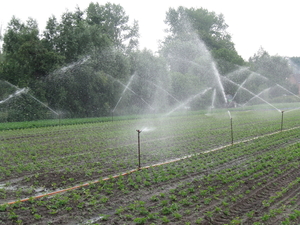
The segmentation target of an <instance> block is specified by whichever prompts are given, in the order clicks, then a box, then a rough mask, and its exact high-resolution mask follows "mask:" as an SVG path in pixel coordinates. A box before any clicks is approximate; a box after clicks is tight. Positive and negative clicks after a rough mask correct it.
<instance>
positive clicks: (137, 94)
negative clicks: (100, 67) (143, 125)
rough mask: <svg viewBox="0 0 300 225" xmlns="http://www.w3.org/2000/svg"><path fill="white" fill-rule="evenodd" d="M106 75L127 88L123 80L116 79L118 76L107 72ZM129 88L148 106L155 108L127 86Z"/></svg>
mask: <svg viewBox="0 0 300 225" xmlns="http://www.w3.org/2000/svg"><path fill="white" fill-rule="evenodd" d="M105 75H106V76H108V77H110V78H112V79H113V80H115V81H116V82H118V83H119V84H121V85H122V86H124V87H125V88H126V85H125V84H123V83H122V82H121V81H119V80H118V79H116V78H114V77H113V76H111V75H109V74H106V73H105ZM127 90H129V91H130V92H131V93H133V94H134V95H136V96H138V97H139V98H140V99H141V100H142V101H143V102H144V103H145V104H146V105H147V106H149V108H150V109H151V110H154V108H153V107H152V106H151V105H150V104H149V103H148V102H146V101H145V100H144V99H143V98H142V97H140V96H139V95H138V94H137V93H135V92H134V91H133V90H132V89H131V88H129V87H128V88H127Z"/></svg>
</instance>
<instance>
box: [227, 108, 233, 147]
mask: <svg viewBox="0 0 300 225" xmlns="http://www.w3.org/2000/svg"><path fill="white" fill-rule="evenodd" d="M227 112H228V115H229V118H230V132H231V145H233V126H232V116H231V113H230V111H229V110H228V111H227Z"/></svg>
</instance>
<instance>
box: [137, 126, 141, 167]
mask: <svg viewBox="0 0 300 225" xmlns="http://www.w3.org/2000/svg"><path fill="white" fill-rule="evenodd" d="M136 131H137V132H138V159H139V166H138V169H141V144H140V133H141V132H142V131H141V130H136Z"/></svg>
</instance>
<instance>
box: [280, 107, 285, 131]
mask: <svg viewBox="0 0 300 225" xmlns="http://www.w3.org/2000/svg"><path fill="white" fill-rule="evenodd" d="M283 113H284V111H281V128H280V131H282V130H283Z"/></svg>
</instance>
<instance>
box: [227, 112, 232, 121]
mask: <svg viewBox="0 0 300 225" xmlns="http://www.w3.org/2000/svg"><path fill="white" fill-rule="evenodd" d="M227 112H228V115H229V118H230V119H231V118H232V116H231V113H230V111H229V110H227Z"/></svg>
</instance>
